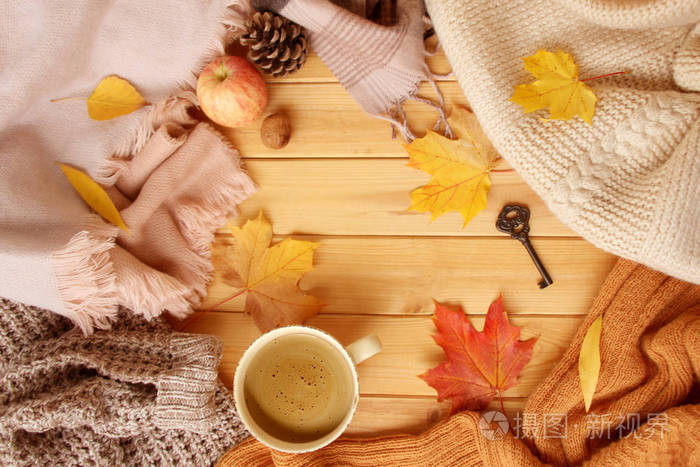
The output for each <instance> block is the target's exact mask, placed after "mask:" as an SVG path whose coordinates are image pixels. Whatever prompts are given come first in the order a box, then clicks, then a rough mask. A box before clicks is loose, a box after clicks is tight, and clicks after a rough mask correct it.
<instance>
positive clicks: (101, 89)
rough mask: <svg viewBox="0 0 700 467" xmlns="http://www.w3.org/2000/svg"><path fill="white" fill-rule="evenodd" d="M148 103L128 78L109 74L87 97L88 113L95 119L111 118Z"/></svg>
mask: <svg viewBox="0 0 700 467" xmlns="http://www.w3.org/2000/svg"><path fill="white" fill-rule="evenodd" d="M144 105H146V101H145V100H144V99H143V97H141V94H139V92H138V91H137V90H136V88H134V87H133V86H132V85H131V83H129V82H128V81H127V80H125V79H122V78H119V77H118V76H114V75H112V76H108V77H106V78H105V79H103V80H102V81H100V84H98V85H97V87H96V88H95V90H94V91H93V92H92V94H91V95H90V97H88V99H87V107H88V115H90V118H92V119H93V120H109V119H112V118H115V117H119V116H120V115H126V114H128V113H131V112H133V111H134V110H138V109H140V108H141V107H143V106H144Z"/></svg>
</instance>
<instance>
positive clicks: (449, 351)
mask: <svg viewBox="0 0 700 467" xmlns="http://www.w3.org/2000/svg"><path fill="white" fill-rule="evenodd" d="M433 322H434V323H435V327H436V328H437V331H438V332H437V334H436V335H434V336H433V339H435V342H436V343H437V344H438V345H439V346H440V347H442V349H443V350H444V351H445V357H446V358H447V361H445V362H444V363H442V364H440V365H439V366H437V367H435V368H433V369H431V370H428V371H427V372H425V373H424V374H422V375H420V378H422V379H423V380H424V381H425V382H426V383H428V384H429V385H430V386H432V387H433V388H435V389H436V390H437V392H438V401H443V400H445V399H452V410H451V414H452V413H455V412H459V411H460V410H483V409H484V408H486V406H487V405H488V404H489V402H491V400H492V399H493V398H494V397H495V396H499V397H501V396H502V394H503V391H505V390H506V389H508V388H510V387H512V386H514V385H515V384H516V383H517V382H518V375H519V374H520V371H521V370H522V369H523V367H524V366H525V365H526V364H527V362H529V361H530V357H531V356H532V348H533V347H534V345H535V342H536V341H537V338H532V339H529V340H527V341H521V340H519V339H520V328H519V327H518V326H513V325H512V324H510V323H509V322H508V317H507V316H506V313H505V311H503V304H502V302H501V297H500V296H499V297H498V299H497V300H496V301H495V302H493V303H492V304H491V306H490V307H489V312H488V314H487V315H486V322H485V323H484V330H483V331H482V332H479V331H477V330H476V329H474V327H473V326H472V324H471V323H470V322H469V319H468V318H467V315H465V314H464V311H463V310H462V308H456V309H454V308H450V307H448V306H446V305H443V304H440V303H437V302H436V303H435V314H434V315H433Z"/></svg>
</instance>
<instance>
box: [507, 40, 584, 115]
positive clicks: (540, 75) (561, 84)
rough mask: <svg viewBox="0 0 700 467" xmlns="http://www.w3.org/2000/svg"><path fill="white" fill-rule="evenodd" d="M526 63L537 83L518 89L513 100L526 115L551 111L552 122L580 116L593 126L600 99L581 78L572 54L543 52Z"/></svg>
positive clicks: (522, 85) (542, 50) (516, 88)
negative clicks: (546, 110)
mask: <svg viewBox="0 0 700 467" xmlns="http://www.w3.org/2000/svg"><path fill="white" fill-rule="evenodd" d="M523 61H524V62H525V69H526V70H527V71H529V72H530V73H531V74H532V75H533V76H534V77H535V78H537V80H536V81H533V82H532V83H529V84H519V85H517V86H515V92H514V93H513V97H511V101H513V102H515V103H516V104H520V105H521V106H523V108H524V109H525V112H534V111H535V110H539V109H544V108H549V114H550V116H549V118H550V119H559V120H569V119H570V118H573V117H575V116H576V115H578V116H579V117H581V118H582V119H583V121H585V122H586V123H588V124H589V125H590V124H592V123H593V114H594V113H595V104H596V100H597V98H596V96H595V94H593V91H592V90H591V88H589V87H588V86H587V85H586V84H585V83H584V82H583V81H581V80H579V79H578V66H576V64H575V63H574V60H573V58H572V57H571V55H570V54H567V53H564V52H562V51H561V50H558V51H557V52H556V53H554V52H549V51H547V50H544V49H540V50H538V51H537V53H535V54H534V55H531V56H529V57H525V58H523Z"/></svg>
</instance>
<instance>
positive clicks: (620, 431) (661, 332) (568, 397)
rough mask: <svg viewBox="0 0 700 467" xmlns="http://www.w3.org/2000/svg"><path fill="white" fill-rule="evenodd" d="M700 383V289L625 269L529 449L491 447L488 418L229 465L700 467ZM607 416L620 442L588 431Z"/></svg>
mask: <svg viewBox="0 0 700 467" xmlns="http://www.w3.org/2000/svg"><path fill="white" fill-rule="evenodd" d="M599 316H602V317H603V332H602V336H601V341H600V352H601V362H602V367H601V373H600V379H599V381H598V386H597V390H596V393H595V395H594V398H593V405H592V407H591V411H590V413H589V414H588V417H593V418H587V415H586V414H585V412H584V405H583V397H582V395H581V389H580V385H579V377H578V356H579V353H580V349H581V342H582V341H583V337H584V335H585V333H586V331H587V330H588V327H589V326H590V324H591V323H592V322H593V320H595V319H596V318H597V317H599ZM699 378H700V286H695V285H691V284H689V283H687V282H683V281H680V280H678V279H674V278H670V277H668V276H666V275H664V274H662V273H659V272H657V271H653V270H651V269H649V268H647V267H644V266H641V265H639V264H636V263H633V262H631V261H627V260H620V261H619V262H618V263H617V264H616V266H615V267H614V268H613V270H612V272H611V273H610V275H609V277H608V278H607V280H606V282H605V284H604V285H603V287H602V289H601V291H600V294H599V295H598V297H597V298H596V301H595V303H594V305H593V308H592V310H591V312H590V313H589V315H588V316H587V318H586V319H585V320H584V322H583V323H582V325H581V327H580V329H579V331H578V333H577V334H576V336H575V337H574V339H573V341H572V343H571V346H570V347H569V349H568V351H567V352H566V353H565V354H564V356H563V357H562V359H561V361H560V362H559V364H558V365H557V366H556V368H555V369H554V370H553V371H552V373H551V374H550V375H549V376H548V377H547V378H546V380H545V381H544V382H543V383H542V384H541V385H540V386H539V387H538V388H537V390H536V391H535V392H534V393H533V394H532V395H531V396H530V398H529V399H528V401H527V404H526V406H525V409H524V410H523V416H524V414H530V419H531V420H534V421H535V423H533V424H530V425H529V426H528V430H527V431H528V436H525V433H524V430H523V431H521V432H520V433H519V434H520V435H521V436H522V437H524V439H525V442H523V441H522V440H520V439H516V438H515V437H514V436H513V434H512V433H510V432H509V433H508V434H506V436H505V437H504V438H503V439H500V440H489V439H487V438H486V437H484V436H483V435H482V434H481V430H480V429H479V422H480V418H481V417H480V415H479V414H478V413H475V412H469V411H467V412H462V413H460V414H458V415H455V416H454V417H452V418H450V419H448V420H447V421H445V422H443V423H442V424H440V425H438V426H436V427H434V428H433V429H431V430H429V431H427V432H425V433H423V434H421V435H419V436H408V435H406V436H404V435H401V436H388V437H381V438H374V439H368V440H358V439H340V440H339V441H337V442H335V443H332V444H331V445H329V446H327V447H325V448H323V449H321V450H319V451H316V452H313V453H308V454H301V455H292V454H285V453H280V452H271V451H270V450H269V449H267V448H266V447H265V446H263V445H262V444H260V443H259V442H257V441H255V440H253V439H251V440H249V441H246V442H245V443H242V444H241V445H240V446H238V447H236V448H235V449H233V450H232V451H231V452H229V453H227V454H226V455H225V456H224V457H223V458H222V459H221V461H220V465H222V466H238V465H277V466H302V465H303V466H307V465H329V464H333V465H354V466H373V467H376V466H393V465H402V466H404V465H405V466H408V465H411V466H412V465H416V466H419V465H431V466H439V465H440V466H442V465H445V466H447V465H450V466H451V465H454V466H458V465H460V466H461V465H479V466H493V467H503V466H535V465H541V463H542V462H544V463H547V464H554V465H558V466H565V465H578V464H581V463H584V464H586V465H592V466H599V465H605V466H618V465H674V466H677V465H679V466H683V465H687V466H696V465H700V405H692V404H691V405H688V404H687V401H688V399H689V398H692V391H693V386H694V384H697V382H698V380H699ZM684 403H686V405H682V404H684ZM652 414H661V415H660V416H663V420H664V421H665V423H664V424H663V425H661V426H658V425H654V424H652V423H644V422H645V421H646V420H647V419H648V416H649V415H652ZM533 415H534V417H533ZM551 415H554V416H559V417H565V418H564V420H565V423H566V436H564V437H562V438H560V437H551V432H549V433H550V437H548V436H546V435H547V433H548V432H546V431H545V430H546V428H547V425H546V424H547V418H545V416H551ZM606 415H610V417H609V418H608V419H609V420H610V422H609V425H608V426H609V433H610V435H608V434H607V432H605V433H599V432H598V430H606V428H605V425H603V424H598V423H590V422H589V421H588V420H599V419H601V418H595V417H605V416H606ZM620 415H624V416H625V417H623V418H620V417H619V416H620ZM637 415H638V416H639V418H640V422H641V423H643V424H642V425H641V426H633V428H636V432H635V433H636V435H633V436H625V435H627V434H628V433H629V432H630V430H629V429H626V428H627V427H629V426H630V425H629V423H628V422H629V420H628V419H627V418H634V417H636V416H637ZM608 419H606V418H602V420H608ZM550 420H551V419H550ZM606 423H607V422H606ZM528 448H530V449H528Z"/></svg>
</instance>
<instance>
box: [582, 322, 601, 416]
mask: <svg viewBox="0 0 700 467" xmlns="http://www.w3.org/2000/svg"><path fill="white" fill-rule="evenodd" d="M602 327H603V318H602V317H600V316H599V317H598V318H596V320H595V321H593V323H592V324H591V326H590V327H589V328H588V331H586V335H585V336H584V338H583V343H582V344H581V353H580V354H579V357H578V376H579V380H580V381H581V391H582V392H583V403H584V405H585V407H586V412H588V409H590V408H591V402H593V394H594V393H595V388H596V386H597V385H598V376H599V375H600V332H601V330H602Z"/></svg>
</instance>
